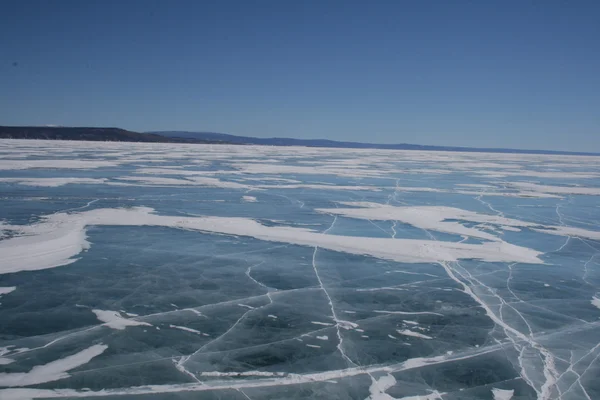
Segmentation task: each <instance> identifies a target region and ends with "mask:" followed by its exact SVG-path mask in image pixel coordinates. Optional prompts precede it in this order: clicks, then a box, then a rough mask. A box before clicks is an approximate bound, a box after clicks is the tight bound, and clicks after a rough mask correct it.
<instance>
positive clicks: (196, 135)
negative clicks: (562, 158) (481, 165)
mask: <svg viewBox="0 0 600 400" xmlns="http://www.w3.org/2000/svg"><path fill="white" fill-rule="evenodd" d="M147 133H152V134H156V135H162V136H167V137H171V138H182V139H183V138H185V139H206V140H222V141H226V142H228V143H231V144H241V145H266V146H306V147H332V148H351V149H384V150H426V151H460V152H473V153H475V152H483V153H512V154H549V155H552V154H555V155H580V156H600V153H593V152H578V151H561V150H529V149H511V148H493V147H492V148H486V147H464V146H436V145H419V144H408V143H398V144H377V143H363V142H350V141H337V140H329V139H295V138H277V137H274V138H258V137H252V136H237V135H230V134H226V133H216V132H192V131H150V132H147Z"/></svg>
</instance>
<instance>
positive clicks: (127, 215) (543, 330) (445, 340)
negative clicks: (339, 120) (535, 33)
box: [0, 140, 600, 400]
mask: <svg viewBox="0 0 600 400" xmlns="http://www.w3.org/2000/svg"><path fill="white" fill-rule="evenodd" d="M599 196H600V158H598V157H580V156H557V155H523V154H519V155H516V154H484V153H453V152H419V151H385V150H349V149H325V148H296V147H255V146H226V145H180V144H163V143H161V144H137V143H92V142H59V141H48V142H45V141H18V140H4V141H0V197H1V200H0V202H1V203H0V204H1V207H0V221H1V222H0V232H1V235H0V371H1V372H0V399H2V400H14V399H45V398H59V399H76V398H82V397H99V398H106V399H141V398H144V399H146V398H147V399H153V400H162V399H240V400H243V399H253V400H256V399H290V400H291V399H360V400H365V399H370V400H383V399H410V400H417V399H427V400H433V399H444V400H450V399H494V400H508V399H564V400H571V399H600V379H599V378H600V360H599V358H600V227H599V223H600V197H599Z"/></svg>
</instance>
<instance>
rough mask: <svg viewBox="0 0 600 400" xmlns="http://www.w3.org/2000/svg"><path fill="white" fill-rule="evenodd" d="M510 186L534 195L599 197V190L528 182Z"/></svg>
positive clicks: (513, 183)
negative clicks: (551, 194)
mask: <svg viewBox="0 0 600 400" xmlns="http://www.w3.org/2000/svg"><path fill="white" fill-rule="evenodd" d="M509 185H510V186H514V187H518V188H519V189H526V190H529V191H531V192H534V193H553V194H575V195H588V196H600V188H593V187H592V188H588V187H581V186H551V185H539V184H537V183H530V182H510V183H509Z"/></svg>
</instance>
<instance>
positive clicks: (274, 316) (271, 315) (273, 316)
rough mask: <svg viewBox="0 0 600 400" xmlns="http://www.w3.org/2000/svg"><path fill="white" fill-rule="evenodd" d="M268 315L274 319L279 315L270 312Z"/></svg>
mask: <svg viewBox="0 0 600 400" xmlns="http://www.w3.org/2000/svg"><path fill="white" fill-rule="evenodd" d="M267 317H269V318H273V319H277V316H276V315H273V314H269V315H267Z"/></svg>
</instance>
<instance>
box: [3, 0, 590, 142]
mask: <svg viewBox="0 0 600 400" xmlns="http://www.w3.org/2000/svg"><path fill="white" fill-rule="evenodd" d="M598 21H600V2H598V1H585V0H581V1H576V2H566V1H551V0H549V1H536V2H533V1H442V0H438V1H427V0H423V1H402V0H398V1H395V0H389V1H373V2H367V1H361V2H359V1H351V0H348V1H333V0H323V1H317V0H306V1H286V0H283V1H281V0H279V1H266V0H254V1H228V0H223V1H208V0H206V1H172V2H168V1H141V0H139V1H133V0H124V1H116V0H105V1H96V0H88V1H60V0H55V1H29V0H20V1H16V0H12V1H4V2H2V3H0V49H1V51H0V124H3V125H45V124H57V125H68V126H118V127H123V128H126V129H132V130H137V131H147V130H196V131H215V132H225V133H232V134H239V135H253V136H261V137H271V136H282V137H298V138H329V139H336V140H353V141H369V142H380V143H384V142H387V143H401V142H405V143H419V144H437V145H464V146H489V147H515V148H542V149H555V150H575V151H578V150H579V151H600V23H599V22H598Z"/></svg>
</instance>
